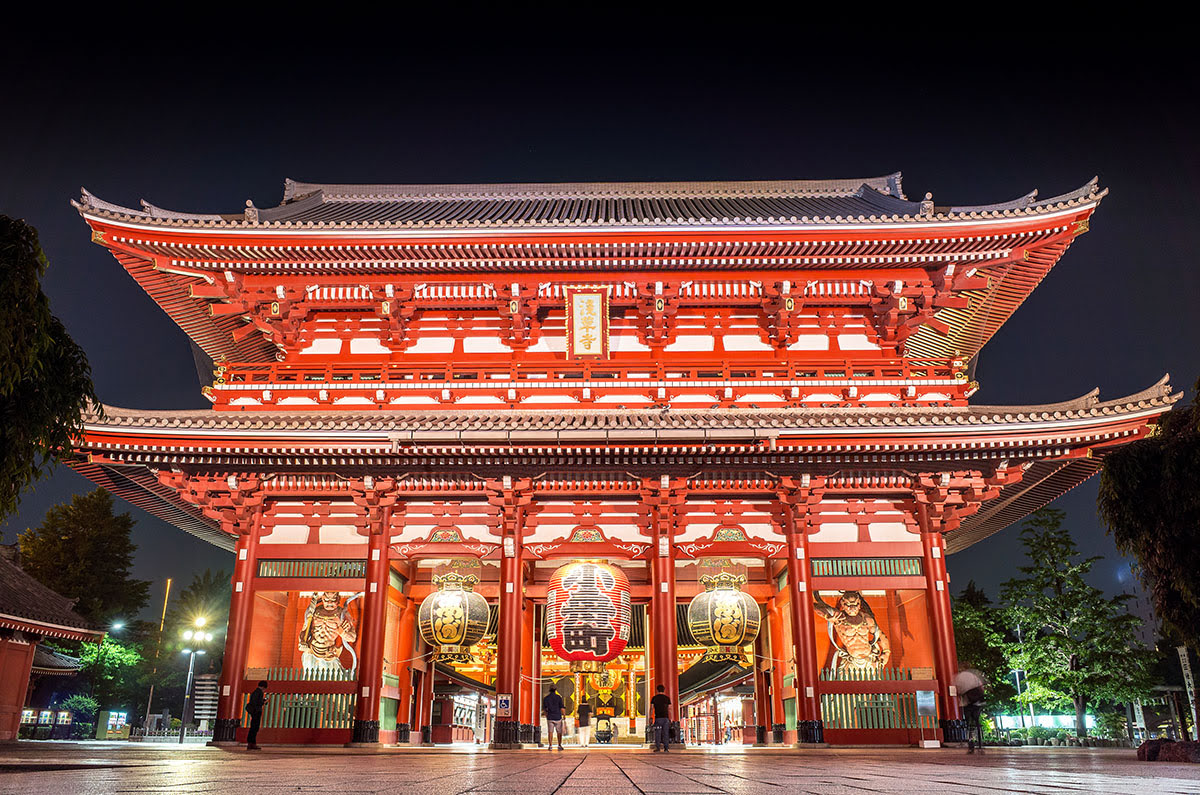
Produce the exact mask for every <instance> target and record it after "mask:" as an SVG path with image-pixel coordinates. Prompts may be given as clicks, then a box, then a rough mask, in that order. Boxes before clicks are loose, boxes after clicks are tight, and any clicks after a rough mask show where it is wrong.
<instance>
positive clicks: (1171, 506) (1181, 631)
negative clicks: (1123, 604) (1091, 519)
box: [1099, 380, 1200, 653]
mask: <svg viewBox="0 0 1200 795" xmlns="http://www.w3.org/2000/svg"><path fill="white" fill-rule="evenodd" d="M1194 394H1200V380H1198V381H1197V382H1196V387H1195V392H1194ZM1156 427H1157V431H1156V432H1155V434H1154V435H1153V436H1149V437H1147V438H1144V439H1140V440H1138V441H1136V442H1133V443H1132V444H1130V445H1128V446H1126V447H1124V448H1121V449H1118V450H1114V451H1113V452H1111V453H1109V454H1108V455H1106V456H1105V457H1104V470H1103V471H1102V472H1101V474H1100V497H1099V508H1100V518H1101V520H1102V521H1103V522H1104V524H1105V526H1106V527H1107V528H1108V531H1109V532H1110V533H1111V534H1112V536H1113V540H1114V541H1116V544H1117V549H1119V550H1121V552H1123V553H1125V554H1126V555H1129V556H1130V557H1132V558H1134V559H1135V560H1136V561H1137V570H1138V574H1139V576H1140V577H1141V578H1142V581H1143V582H1144V583H1145V584H1146V589H1147V590H1148V591H1149V593H1150V598H1151V600H1152V601H1153V603H1154V611H1155V613H1157V614H1158V617H1159V619H1160V620H1162V621H1163V622H1164V623H1165V624H1167V625H1168V626H1169V627H1170V628H1171V629H1173V630H1174V631H1175V632H1176V633H1177V634H1178V635H1179V636H1180V637H1181V638H1182V639H1183V642H1184V643H1186V644H1187V645H1188V646H1190V647H1191V648H1192V649H1193V650H1195V651H1196V652H1197V653H1200V545H1197V544H1196V540H1195V533H1196V528H1197V527H1200V475H1198V474H1197V473H1200V400H1197V399H1195V398H1193V400H1192V403H1191V405H1189V406H1186V407H1184V408H1176V409H1175V410H1173V411H1171V412H1168V413H1167V414H1164V415H1163V416H1162V418H1161V419H1160V420H1159V422H1158V425H1157V426H1156Z"/></svg>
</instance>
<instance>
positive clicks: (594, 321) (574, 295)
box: [566, 286, 608, 359]
mask: <svg viewBox="0 0 1200 795" xmlns="http://www.w3.org/2000/svg"><path fill="white" fill-rule="evenodd" d="M566 293H567V358H568V359H585V358H589V357H591V358H600V359H607V358H608V287H607V286H603V287H601V286H596V287H568V288H567V289H566Z"/></svg>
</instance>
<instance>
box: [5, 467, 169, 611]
mask: <svg viewBox="0 0 1200 795" xmlns="http://www.w3.org/2000/svg"><path fill="white" fill-rule="evenodd" d="M132 529H133V518H132V517H131V516H130V515H129V514H128V513H122V514H116V515H114V514H113V499H112V495H110V494H109V493H108V492H107V491H105V490H104V489H97V490H96V491H93V492H91V493H90V494H77V495H75V497H73V498H72V500H71V504H70V505H56V506H55V507H53V508H51V509H50V510H49V511H47V512H46V518H45V519H43V520H42V523H41V524H40V525H38V526H37V527H33V528H29V529H28V530H26V531H25V532H23V533H21V536H20V538H19V541H20V544H21V567H22V568H23V569H25V571H26V572H28V573H29V574H31V575H32V576H33V577H35V578H36V579H37V580H38V581H39V582H41V583H42V584H43V585H46V586H48V587H50V588H53V589H54V590H55V591H57V592H58V593H60V594H62V595H63V596H69V597H71V598H74V599H78V600H79V601H78V602H77V603H76V605H75V610H76V612H78V613H79V614H80V615H81V616H83V617H84V618H87V619H90V620H92V621H93V622H96V623H97V624H99V625H101V626H107V625H108V624H110V623H112V622H113V621H116V620H118V619H119V620H123V621H125V622H126V623H129V622H130V620H131V619H132V617H133V616H136V615H137V613H138V611H139V610H141V609H142V608H143V607H144V606H145V605H146V601H147V600H148V598H149V592H150V583H149V582H148V581H146V580H135V579H133V578H131V577H130V576H129V570H130V567H131V566H132V565H133V553H134V551H135V550H136V549H137V547H136V546H135V545H134V543H133V541H132V540H130V537H129V534H130V531H131V530H132Z"/></svg>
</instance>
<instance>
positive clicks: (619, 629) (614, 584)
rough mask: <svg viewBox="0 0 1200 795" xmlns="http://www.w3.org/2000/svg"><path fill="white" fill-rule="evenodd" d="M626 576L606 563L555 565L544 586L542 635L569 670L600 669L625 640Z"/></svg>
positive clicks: (627, 608)
mask: <svg viewBox="0 0 1200 795" xmlns="http://www.w3.org/2000/svg"><path fill="white" fill-rule="evenodd" d="M630 612H631V609H630V602H629V578H628V577H626V576H625V572H623V571H621V570H620V569H618V568H616V567H615V566H610V565H608V564H607V563H596V562H592V561H578V562H576V563H568V564H567V565H566V566H563V567H561V568H559V569H558V570H557V571H555V572H554V574H553V575H552V576H551V577H550V586H549V588H548V589H547V591H546V637H547V638H548V639H549V641H550V648H552V649H554V653H555V654H557V655H558V656H559V657H561V658H562V659H564V660H566V661H568V662H569V663H571V670H572V671H599V670H600V669H601V667H602V664H603V663H606V662H608V661H609V660H612V659H614V658H615V657H616V656H617V655H618V654H620V653H621V652H622V651H624V650H625V645H626V644H627V643H629V621H630Z"/></svg>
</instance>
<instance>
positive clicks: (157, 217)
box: [71, 180, 1107, 237]
mask: <svg viewBox="0 0 1200 795" xmlns="http://www.w3.org/2000/svg"><path fill="white" fill-rule="evenodd" d="M857 181H858V180H851V181H850V182H857ZM638 184H643V183H638ZM644 184H653V183H644ZM664 184H671V183H664ZM700 184H723V183H700ZM725 184H759V183H725ZM763 184H776V183H763ZM352 187H356V188H357V187H371V186H352ZM376 187H389V186H376ZM470 187H479V188H487V187H493V188H495V187H501V186H470ZM861 187H868V188H869V187H870V186H869V185H868V184H865V183H864V184H863V185H862V186H861ZM830 195H839V196H843V197H844V194H830ZM876 195H877V199H880V200H899V199H898V197H895V196H892V195H891V194H884V193H882V192H876ZM1105 195H1107V190H1100V189H1098V186H1097V184H1096V181H1095V180H1092V181H1090V182H1088V183H1087V184H1085V185H1083V186H1082V187H1080V188H1079V189H1077V190H1075V191H1071V192H1068V193H1065V194H1062V195H1060V196H1056V197H1052V198H1050V199H1045V200H1042V201H1031V202H1029V203H1027V204H1024V205H1022V206H1015V205H1017V204H1018V203H1019V202H1004V203H1000V204H994V205H978V206H974V207H960V208H955V207H951V208H949V209H948V210H947V209H945V208H942V210H941V211H939V210H938V209H937V208H935V207H934V206H933V204H932V202H930V201H927V202H924V203H918V202H907V203H903V202H902V203H903V207H904V209H905V210H906V211H905V212H890V213H889V212H887V210H886V207H883V206H880V207H872V208H871V209H870V211H869V212H861V213H858V214H850V215H845V214H834V213H832V212H831V213H827V214H818V215H813V216H808V215H790V216H786V217H785V216H782V215H770V214H769V213H768V214H766V215H765V216H764V215H763V211H762V209H761V208H758V209H755V207H756V205H755V202H756V201H757V200H761V199H769V198H771V196H768V195H763V196H756V195H745V196H740V197H738V198H744V199H746V200H747V201H748V202H749V204H748V212H747V214H745V215H741V216H734V217H721V218H717V217H706V216H704V215H703V214H699V215H696V216H689V217H682V216H681V215H679V216H675V215H672V216H670V217H668V216H666V215H663V216H661V217H654V218H647V217H643V218H637V217H634V218H604V219H599V218H571V217H567V218H549V217H547V218H536V217H535V218H529V219H525V218H517V219H516V220H515V221H513V220H508V219H505V218H502V219H492V218H484V219H482V220H478V221H475V220H472V219H471V218H470V217H466V218H462V219H451V220H447V221H439V220H436V219H431V220H429V221H426V220H410V221H372V220H369V219H368V220H351V221H325V220H320V221H311V220H310V221H305V220H303V219H291V218H287V217H281V218H280V220H271V217H272V215H273V214H274V215H279V213H277V212H276V211H280V210H284V209H285V208H287V207H288V205H286V204H285V205H280V206H279V207H277V208H268V209H264V210H259V209H257V208H254V207H252V206H248V207H247V208H246V210H245V211H244V212H243V213H242V214H240V215H238V214H229V215H224V214H201V213H182V212H175V211H167V210H158V208H154V207H153V205H149V204H146V205H145V207H146V208H150V209H141V210H135V209H132V208H128V207H122V206H121V205H118V204H113V203H111V202H106V201H103V200H102V199H99V198H97V197H96V196H95V195H93V194H92V193H90V192H88V191H87V190H83V191H82V194H81V198H80V200H78V201H72V202H71V203H72V205H73V206H74V207H75V208H76V209H77V210H78V211H79V212H80V214H81V215H83V216H84V217H85V218H87V219H90V220H94V221H96V222H101V223H110V224H114V225H118V226H128V227H132V228H169V229H171V230H172V231H174V232H178V233H181V234H211V233H213V232H219V233H221V234H227V235H236V236H241V235H247V234H256V235H263V234H284V235H317V236H321V235H329V234H337V235H345V234H346V233H347V232H350V233H352V234H353V235H355V236H361V237H378V236H381V235H394V236H399V237H405V236H445V235H479V234H495V233H497V232H501V231H503V232H511V231H513V230H517V231H520V232H521V233H523V234H538V233H560V234H561V233H574V234H579V233H588V232H593V233H614V232H646V231H654V232H668V231H689V232H699V231H723V232H728V231H734V230H747V231H751V230H757V231H763V230H770V231H779V232H786V231H802V230H810V229H824V228H829V227H831V226H832V227H836V228H845V229H872V228H884V229H891V228H895V227H896V226H897V224H900V225H903V226H905V227H912V228H918V229H925V228H939V227H946V226H960V225H963V224H980V223H997V222H1000V223H1003V222H1010V221H1013V220H1017V221H1019V220H1021V219H1024V218H1028V217H1037V216H1053V215H1055V214H1057V213H1071V212H1079V211H1081V210H1085V209H1088V208H1090V207H1094V205H1096V204H1098V203H1099V202H1100V200H1101V199H1103V198H1104V196H1105ZM323 196H324V194H323V193H321V191H319V190H318V191H317V192H315V193H312V194H309V195H308V196H306V197H304V198H303V199H302V200H300V201H299V202H298V203H297V206H299V204H300V203H303V202H310V203H315V204H320V203H321V201H323V198H322V197H323ZM715 196H716V195H715V194H714V197H715ZM318 199H320V201H318ZM373 201H378V200H375V199H373ZM383 201H386V199H383ZM514 201H519V199H514ZM896 209H901V208H900V207H899V206H897V207H894V208H893V210H896Z"/></svg>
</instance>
